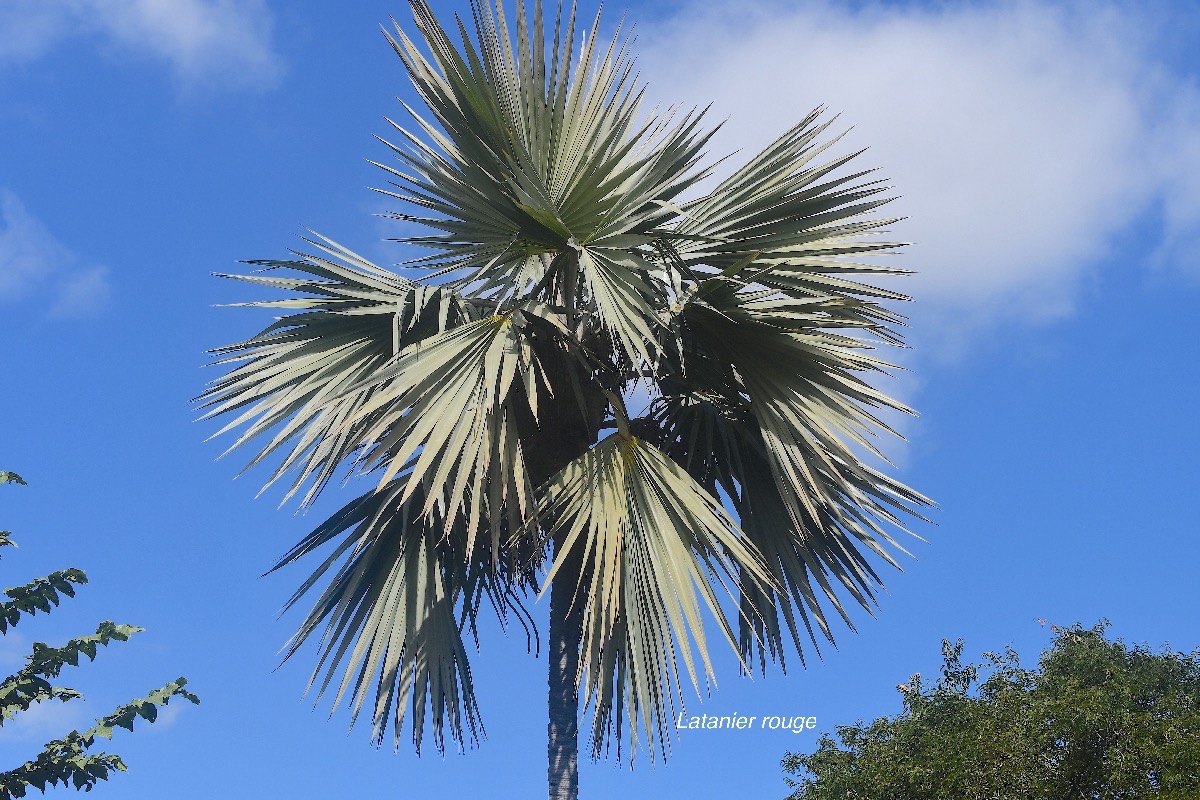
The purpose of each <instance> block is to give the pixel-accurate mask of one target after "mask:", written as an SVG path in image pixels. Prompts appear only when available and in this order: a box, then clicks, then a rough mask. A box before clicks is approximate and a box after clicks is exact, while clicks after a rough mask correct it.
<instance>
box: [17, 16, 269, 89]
mask: <svg viewBox="0 0 1200 800" xmlns="http://www.w3.org/2000/svg"><path fill="white" fill-rule="evenodd" d="M271 29H272V18H271V14H270V11H269V10H268V8H267V6H266V3H265V0H4V3H3V5H0V30H4V31H5V35H4V36H3V37H0V60H10V61H28V60H32V59H34V58H37V57H39V56H41V55H42V54H44V53H45V52H46V51H48V50H49V49H50V48H51V47H53V46H54V45H55V44H57V43H58V42H59V41H60V40H65V39H70V38H77V37H96V36H98V37H100V38H101V39H102V40H103V41H104V42H105V43H106V44H108V45H109V46H110V47H111V46H112V45H116V47H117V48H118V49H120V50H124V51H127V52H130V53H134V54H138V55H143V56H150V57H152V58H154V59H157V60H160V61H163V62H165V63H166V64H168V65H169V66H170V68H171V72H172V74H173V76H174V77H175V79H176V80H177V81H178V82H179V83H180V84H182V85H184V86H188V87H194V86H197V85H208V84H214V83H219V84H232V85H235V86H243V87H261V86H267V85H271V84H273V83H274V82H275V81H276V80H277V79H278V78H279V76H280V74H281V71H282V64H281V60H280V58H279V56H278V55H277V54H276V53H275V51H274V50H273V48H272V46H271Z"/></svg>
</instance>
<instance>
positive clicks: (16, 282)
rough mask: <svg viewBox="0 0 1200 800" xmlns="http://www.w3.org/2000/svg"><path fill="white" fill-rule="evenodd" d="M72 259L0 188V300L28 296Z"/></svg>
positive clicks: (14, 198) (41, 226) (23, 208)
mask: <svg viewBox="0 0 1200 800" xmlns="http://www.w3.org/2000/svg"><path fill="white" fill-rule="evenodd" d="M71 260H72V258H71V254H70V253H69V252H68V251H67V250H66V248H64V247H63V246H62V245H60V244H59V243H58V242H56V241H55V240H54V237H53V236H51V235H50V232H49V231H47V230H46V228H45V226H43V225H42V223H40V222H38V221H37V220H36V219H34V218H33V216H31V215H30V214H29V212H28V211H26V210H25V206H23V205H22V204H21V201H20V200H19V199H17V196H16V195H14V194H13V193H12V192H9V191H5V190H0V301H4V300H16V299H20V298H22V297H25V296H26V295H28V294H29V293H30V292H32V291H33V290H34V289H35V288H37V287H38V285H39V284H41V283H42V282H43V281H44V280H45V278H46V277H47V276H48V275H50V274H51V273H53V272H55V271H56V270H59V269H61V268H62V267H63V266H64V265H66V264H68V263H69V262H70V261H71Z"/></svg>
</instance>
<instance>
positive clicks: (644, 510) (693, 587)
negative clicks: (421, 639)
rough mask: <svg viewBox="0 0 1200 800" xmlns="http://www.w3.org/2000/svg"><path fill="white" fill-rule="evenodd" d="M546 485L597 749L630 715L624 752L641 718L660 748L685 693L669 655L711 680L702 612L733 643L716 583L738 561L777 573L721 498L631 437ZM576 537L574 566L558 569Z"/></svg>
mask: <svg viewBox="0 0 1200 800" xmlns="http://www.w3.org/2000/svg"><path fill="white" fill-rule="evenodd" d="M542 493H543V504H542V505H543V511H544V513H545V514H546V515H547V516H549V517H552V518H554V519H555V522H554V523H553V524H552V525H551V526H549V528H548V529H547V531H546V532H545V534H544V535H545V536H546V537H560V538H561V541H562V544H561V546H560V547H559V548H558V555H557V557H556V559H555V562H554V564H553V566H552V567H551V568H550V571H549V574H548V575H547V582H549V581H551V580H554V579H556V577H557V579H558V580H570V581H576V580H577V581H578V582H579V586H578V589H577V591H576V602H577V603H580V604H582V605H583V619H584V622H583V643H582V646H581V648H580V664H581V666H582V668H583V675H582V677H581V684H582V685H583V686H584V687H586V696H587V699H588V702H589V703H590V704H593V703H594V704H595V716H594V726H593V734H592V749H593V755H594V756H597V757H598V756H599V755H600V753H601V752H602V751H603V749H604V746H605V744H606V742H607V741H608V739H609V737H610V736H612V735H613V734H614V733H615V738H616V740H617V745H618V750H619V749H620V747H621V743H622V738H623V737H622V735H621V732H622V730H623V729H624V728H625V726H626V725H628V731H629V736H630V749H631V751H632V752H636V750H637V747H638V742H639V739H640V738H641V734H639V731H638V728H639V726H640V727H641V729H642V733H644V735H645V742H647V743H649V745H650V749H651V753H652V754H653V752H654V748H655V745H658V746H659V747H662V748H665V747H666V745H667V742H668V741H669V739H670V727H671V722H672V720H673V719H674V713H675V702H676V700H678V701H679V702H680V703H682V701H683V695H682V692H681V686H680V671H679V666H678V663H677V661H676V655H677V654H678V656H679V657H681V658H682V660H683V664H684V667H685V669H686V671H687V675H688V678H689V679H690V681H691V683H692V685H693V687H694V688H695V689H696V691H697V692H698V691H699V689H700V675H699V673H698V670H697V655H698V656H699V661H700V663H702V664H703V669H704V678H705V681H706V683H707V682H708V681H715V674H714V672H713V667H712V661H711V659H710V657H709V653H708V645H707V638H706V635H705V628H704V622H703V612H704V611H707V613H708V614H710V615H711V616H712V617H714V618H715V619H716V621H717V624H718V628H719V629H720V631H721V633H722V634H724V636H725V638H726V640H727V641H728V642H729V644H730V646H731V647H733V648H734V649H735V650H736V649H737V641H736V639H735V638H734V634H733V631H732V628H731V627H730V625H729V622H728V620H727V619H726V617H725V613H724V611H723V610H722V608H721V604H720V598H719V597H718V594H717V591H716V589H717V588H718V587H719V588H724V589H725V590H726V593H729V592H730V591H731V590H732V589H733V588H736V587H737V586H738V584H739V579H738V577H737V575H738V572H739V570H741V571H743V572H744V573H746V574H750V575H753V576H754V577H755V578H756V579H757V580H758V581H759V582H760V583H762V584H765V585H770V584H771V582H772V578H771V577H770V574H769V572H768V571H767V569H766V567H765V566H763V565H762V563H761V559H760V558H759V556H758V555H757V553H756V551H755V550H754V548H753V546H752V545H749V544H748V542H747V541H746V540H745V538H744V537H743V536H742V534H741V532H740V531H739V529H738V526H737V523H736V522H734V520H733V519H732V518H731V517H730V516H729V514H728V512H726V511H725V509H724V508H723V507H722V506H721V503H720V501H719V500H717V499H716V498H715V497H713V496H712V495H711V494H709V493H708V492H707V491H706V490H705V489H704V488H703V487H702V486H700V485H699V484H697V483H696V482H695V481H694V480H693V479H692V478H691V477H690V476H689V475H688V474H687V473H686V472H685V471H684V470H682V469H681V468H680V467H679V466H678V465H677V464H675V463H674V462H673V461H671V460H670V459H669V458H667V457H666V456H665V455H664V454H663V453H661V452H660V451H659V450H657V449H656V448H654V447H652V446H650V445H648V444H647V443H646V442H643V441H641V440H639V439H637V438H636V437H629V436H626V435H624V434H620V433H617V434H613V435H611V436H609V437H608V438H606V439H605V440H603V441H601V442H600V443H599V444H597V445H596V446H595V447H594V448H592V449H591V450H589V451H588V452H587V453H585V454H584V455H583V456H581V457H580V458H578V459H576V460H575V461H573V462H572V463H571V464H569V465H568V466H567V467H566V469H564V470H563V471H562V472H561V473H559V474H558V475H557V476H555V477H554V478H552V479H551V480H550V481H548V482H547V484H546V485H545V486H544V487H543V488H542ZM576 548H578V549H580V550H581V551H582V553H583V559H582V560H583V565H584V566H583V570H582V572H581V574H580V575H578V576H575V575H561V576H560V575H558V574H557V573H558V571H559V568H560V567H561V566H562V565H563V564H564V563H565V562H567V561H568V559H570V558H571V554H572V552H573V551H574V550H575V549H576ZM714 584H715V585H714ZM544 591H545V589H543V592H544ZM693 647H694V650H693ZM664 754H665V750H664Z"/></svg>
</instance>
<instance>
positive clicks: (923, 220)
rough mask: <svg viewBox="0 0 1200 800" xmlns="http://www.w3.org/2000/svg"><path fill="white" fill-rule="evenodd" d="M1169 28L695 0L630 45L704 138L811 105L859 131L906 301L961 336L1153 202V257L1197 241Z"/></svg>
mask: <svg viewBox="0 0 1200 800" xmlns="http://www.w3.org/2000/svg"><path fill="white" fill-rule="evenodd" d="M1165 13H1168V12H1162V14H1165ZM1169 27H1170V20H1169V19H1167V18H1165V17H1163V16H1161V15H1159V16H1154V15H1153V13H1152V12H1149V11H1145V10H1143V11H1142V12H1141V15H1139V14H1138V13H1135V12H1133V11H1129V10H1126V9H1123V8H1121V7H1118V6H1113V5H1106V4H1100V3H1092V4H1086V5H1084V4H1080V5H1071V4H1054V5H1051V4H1048V3H1037V2H995V3H984V4H978V5H974V6H965V5H960V4H935V5H932V6H929V7H917V6H913V7H900V6H895V5H887V6H883V5H871V6H866V7H863V8H861V9H859V10H849V9H847V8H846V7H845V6H843V5H834V4H825V3H804V4H799V5H785V4H778V5H770V4H766V3H760V4H758V5H754V6H749V7H748V6H746V5H744V4H738V6H737V8H736V9H735V8H733V7H732V6H726V7H721V6H715V4H705V5H702V4H700V3H699V2H694V3H693V4H691V5H685V6H684V7H683V8H681V9H680V10H679V11H678V12H677V13H676V14H675V15H674V16H672V17H670V18H668V19H663V20H660V21H657V22H655V23H653V24H651V25H650V26H648V27H647V26H641V27H640V30H639V48H638V49H639V51H640V53H641V56H640V57H639V66H640V68H641V71H642V74H643V76H649V80H650V82H651V87H650V88H651V95H652V96H653V97H654V98H655V99H656V100H661V101H668V102H680V101H683V102H684V104H685V105H692V104H696V105H703V104H706V103H707V102H709V101H710V100H715V101H716V103H715V106H714V109H713V112H712V113H713V115H714V118H716V119H721V118H724V117H726V116H728V117H729V121H728V123H727V125H726V127H725V129H724V130H723V132H722V133H721V134H720V138H719V139H718V140H717V141H716V142H715V145H714V148H713V149H714V150H715V151H717V152H722V153H723V152H728V151H730V150H734V149H741V150H742V151H743V154H744V155H748V154H749V153H751V152H755V151H757V149H758V148H761V147H762V146H764V145H766V144H768V143H769V141H770V140H771V139H772V138H774V136H776V135H778V134H780V133H782V132H783V131H784V130H785V129H787V128H788V127H790V126H791V125H792V124H794V123H795V122H797V121H799V119H800V118H801V117H803V116H804V114H805V113H806V112H807V111H808V110H809V109H811V108H813V107H815V106H818V105H827V106H828V107H829V108H830V109H831V110H832V111H840V112H842V116H841V118H840V119H839V120H837V121H836V122H835V123H834V126H833V129H832V130H842V129H844V128H847V127H849V126H851V125H853V126H854V130H852V131H851V132H850V134H849V135H848V136H847V137H846V139H845V140H844V143H843V144H841V145H839V148H840V151H846V150H848V149H851V148H854V149H857V148H860V147H865V146H868V145H869V146H870V148H871V149H870V150H869V151H868V152H867V153H865V154H864V155H863V156H861V157H860V158H859V159H857V160H858V161H860V162H861V163H862V165H864V166H870V167H880V168H881V171H880V174H881V175H882V176H883V177H885V178H887V179H888V180H889V182H890V183H891V184H892V185H893V186H894V187H895V188H896V191H897V192H898V193H899V194H901V195H903V196H902V198H901V199H899V200H897V201H896V202H895V203H893V204H892V205H891V206H889V207H888V212H889V213H895V214H897V215H902V216H908V217H910V219H909V220H906V221H904V222H903V223H900V224H898V225H897V226H896V229H895V235H896V237H897V238H902V239H904V240H909V241H914V242H916V244H915V245H914V246H913V247H911V248H906V254H905V255H904V256H903V258H902V261H901V262H893V263H900V264H902V265H903V266H905V267H909V268H913V269H917V270H918V271H919V273H920V274H919V275H918V277H917V278H916V279H911V280H906V281H904V284H905V286H904V287H903V290H904V291H907V292H908V293H911V294H913V295H915V296H917V297H918V299H919V300H920V302H919V304H918V305H917V306H916V308H915V309H907V310H909V311H910V312H915V314H917V315H918V316H919V318H918V322H920V323H922V325H921V328H923V329H925V330H927V331H929V332H930V333H932V334H934V335H936V336H938V337H939V338H940V339H943V340H945V341H949V342H959V343H961V341H963V340H964V338H965V334H968V333H971V332H974V333H979V332H981V331H982V330H985V329H987V328H989V327H991V326H992V325H995V324H997V323H1000V322H1005V323H1011V322H1020V323H1038V322H1044V321H1046V320H1050V319H1055V318H1058V317H1061V316H1064V315H1066V314H1068V313H1070V311H1071V310H1072V307H1073V303H1074V301H1075V298H1076V292H1077V289H1078V287H1079V283H1080V281H1081V279H1082V278H1083V277H1084V276H1086V275H1087V274H1088V273H1089V272H1090V271H1091V270H1093V269H1094V268H1095V265H1096V264H1097V263H1099V262H1100V261H1102V260H1103V259H1104V257H1105V256H1106V255H1110V254H1111V251H1112V248H1113V245H1114V242H1115V240H1116V239H1117V237H1118V236H1119V235H1120V234H1122V233H1124V232H1126V231H1128V230H1130V229H1131V227H1132V225H1133V224H1135V223H1138V222H1145V221H1146V220H1147V218H1149V217H1152V216H1153V214H1154V213H1155V212H1156V211H1157V212H1159V213H1160V215H1161V225H1162V228H1163V230H1162V235H1161V237H1160V238H1159V240H1158V241H1157V242H1155V243H1154V244H1153V245H1152V247H1151V249H1154V248H1157V249H1158V250H1159V254H1160V260H1161V261H1163V262H1171V261H1172V260H1174V259H1178V258H1179V257H1180V256H1181V254H1183V253H1185V252H1189V248H1187V247H1186V246H1185V245H1186V244H1187V243H1189V242H1190V243H1191V244H1196V243H1198V242H1200V93H1198V92H1197V89H1196V76H1195V75H1192V76H1188V75H1183V74H1180V73H1178V72H1177V71H1173V69H1172V68H1171V67H1170V66H1169V65H1167V64H1164V63H1160V62H1159V61H1157V60H1156V57H1155V52H1156V37H1158V36H1161V35H1162V32H1163V31H1164V30H1167V29H1169ZM733 161H735V162H736V161H738V159H737V158H736V157H735V159H733ZM1190 252H1194V250H1191V251H1190ZM1147 255H1149V253H1147ZM1169 266H1170V267H1171V268H1176V267H1178V268H1186V266H1187V265H1185V264H1180V263H1175V264H1170V265H1169ZM1197 271H1198V272H1200V270H1197Z"/></svg>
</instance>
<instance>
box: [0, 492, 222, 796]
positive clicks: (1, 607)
mask: <svg viewBox="0 0 1200 800" xmlns="http://www.w3.org/2000/svg"><path fill="white" fill-rule="evenodd" d="M0 482H2V483H17V484H22V485H24V483H25V481H24V480H22V479H21V476H19V475H17V474H16V473H13V472H0ZM12 544H13V542H12V540H11V539H10V538H9V535H8V532H7V531H5V532H3V534H0V546H5V545H12ZM85 583H87V576H86V575H85V574H84V573H83V572H81V571H80V570H77V569H66V570H61V571H59V572H55V573H53V574H52V575H48V576H46V577H44V578H38V579H37V580H34V581H31V582H30V583H27V584H25V585H24V586H16V587H13V588H11V589H6V590H5V591H4V594H5V595H6V596H7V597H8V600H6V601H3V602H0V634H7V633H8V632H9V631H10V630H12V628H13V627H14V626H16V625H17V624H18V623H19V622H20V621H21V620H22V619H23V618H24V617H26V616H32V615H34V614H36V613H37V612H39V611H40V612H43V613H49V612H50V611H51V609H52V608H54V607H55V606H57V605H58V604H59V602H60V601H61V599H62V596H64V595H65V596H66V597H74V596H75V587H76V586H80V585H83V584H85ZM141 630H142V628H136V627H133V626H132V625H117V624H115V623H113V622H108V621H105V622H101V623H100V625H99V626H97V628H96V632H95V633H94V634H92V635H90V636H81V637H79V638H76V639H71V640H70V641H69V642H67V643H66V644H65V645H63V646H62V647H51V646H49V645H46V644H43V643H42V642H34V645H33V653H32V654H31V655H29V656H27V657H26V659H25V662H26V663H25V666H24V667H23V668H22V669H21V670H20V671H19V672H17V673H16V674H14V675H10V676H8V678H6V679H5V680H4V682H3V683H0V726H3V725H4V724H6V723H9V722H11V721H12V720H13V718H15V717H16V716H17V715H18V714H20V713H21V712H23V711H27V710H29V708H30V707H32V706H33V705H34V704H36V703H45V702H50V701H54V700H58V701H61V702H64V703H65V702H68V701H70V700H77V699H80V698H82V697H83V695H81V694H80V693H79V692H78V691H76V690H75V689H70V688H67V687H65V686H56V685H55V684H53V683H51V681H54V680H55V679H57V678H58V676H59V673H61V672H62V670H63V667H67V666H71V667H77V666H79V664H80V661H81V658H82V657H87V659H88V660H89V661H94V660H95V659H96V656H97V654H98V653H99V650H100V648H101V647H108V645H109V644H110V643H112V642H124V641H127V640H128V639H129V637H130V636H131V635H133V634H135V633H138V632H140V631H141ZM186 685H187V680H186V679H185V678H179V679H178V680H174V681H171V682H170V683H168V684H167V685H166V686H163V687H162V688H161V689H156V690H154V691H153V692H151V693H150V694H148V695H146V696H145V697H143V698H141V699H139V700H134V701H133V702H131V703H127V704H126V705H123V706H121V707H120V708H118V709H117V710H115V711H114V712H112V713H111V714H109V715H107V716H105V717H103V718H101V719H98V720H96V724H95V725H93V726H92V727H91V728H89V729H88V730H86V731H83V732H82V733H81V732H79V731H71V732H70V733H68V734H67V735H66V736H64V737H63V738H61V739H55V740H53V741H50V742H47V743H46V745H45V748H44V749H43V750H42V752H41V753H39V754H38V755H37V756H36V757H35V758H34V759H32V760H30V761H26V762H25V763H24V764H22V765H20V766H19V767H17V768H16V769H11V770H8V771H7V772H2V773H0V800H9V799H10V798H14V797H24V796H25V795H26V793H27V791H28V789H29V787H34V788H36V789H38V790H40V791H42V792H45V791H46V787H47V786H57V785H59V784H62V785H63V786H72V787H74V788H75V789H83V790H84V791H91V789H92V787H93V786H95V785H96V783H98V782H99V781H102V780H108V777H109V774H110V773H111V772H112V771H114V770H116V771H120V772H124V771H125V770H126V766H125V762H124V761H122V760H121V757H120V756H118V755H115V754H110V753H104V752H92V749H91V748H92V747H93V746H94V745H95V741H96V738H97V737H100V738H104V739H112V734H113V729H114V728H125V729H126V730H130V731H132V730H133V724H134V720H136V719H137V718H138V717H141V718H142V719H144V720H146V721H147V722H154V720H155V719H156V718H157V716H158V707H159V706H163V705H166V704H167V703H168V702H170V700H171V698H173V697H183V698H186V699H187V700H190V701H191V702H193V703H199V702H200V700H199V698H197V697H196V695H194V694H192V693H191V692H189V691H187V690H186V689H185V688H184V686H186Z"/></svg>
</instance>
